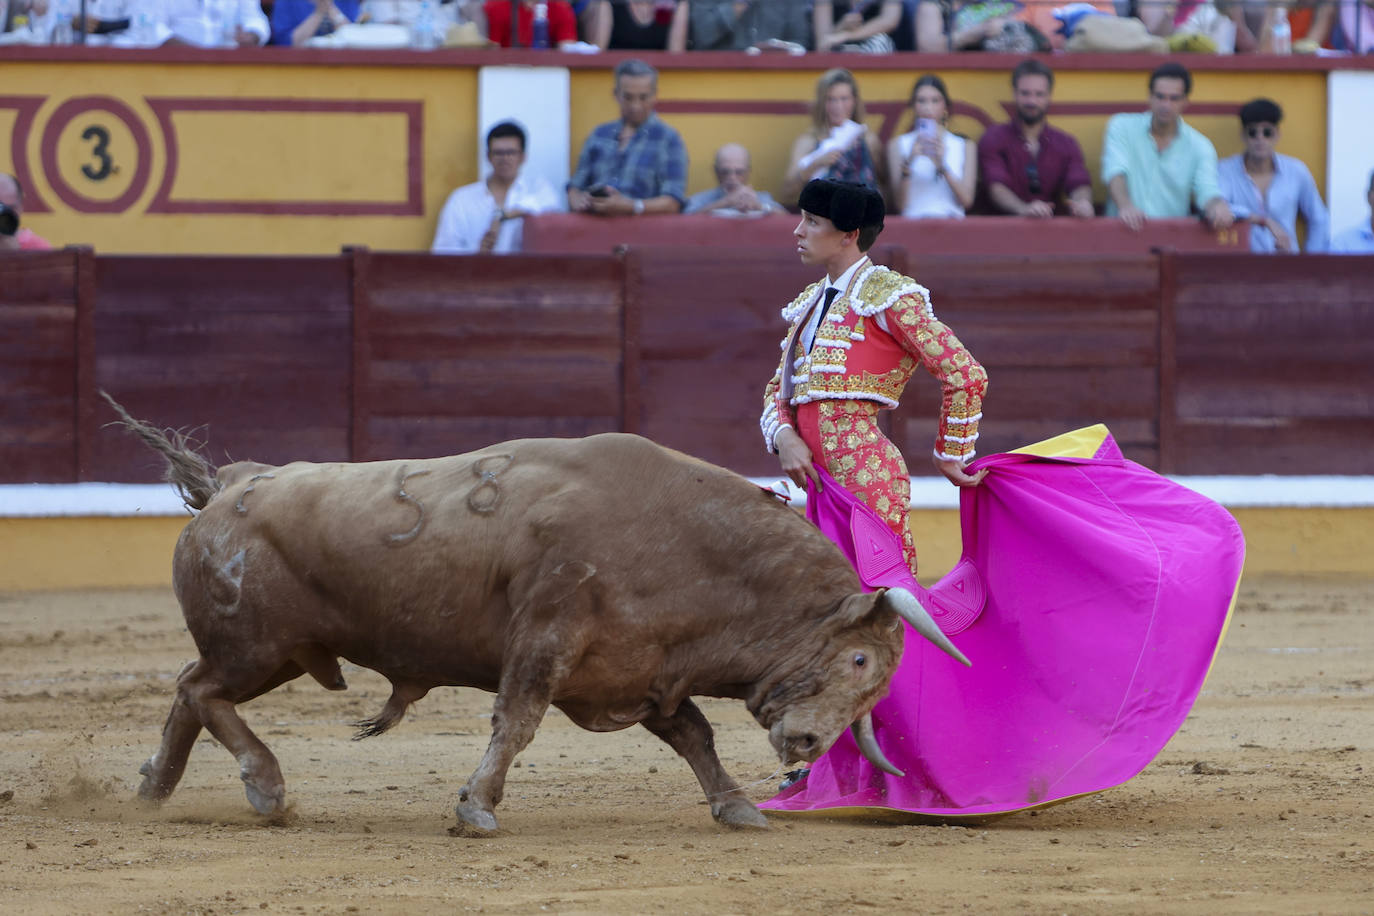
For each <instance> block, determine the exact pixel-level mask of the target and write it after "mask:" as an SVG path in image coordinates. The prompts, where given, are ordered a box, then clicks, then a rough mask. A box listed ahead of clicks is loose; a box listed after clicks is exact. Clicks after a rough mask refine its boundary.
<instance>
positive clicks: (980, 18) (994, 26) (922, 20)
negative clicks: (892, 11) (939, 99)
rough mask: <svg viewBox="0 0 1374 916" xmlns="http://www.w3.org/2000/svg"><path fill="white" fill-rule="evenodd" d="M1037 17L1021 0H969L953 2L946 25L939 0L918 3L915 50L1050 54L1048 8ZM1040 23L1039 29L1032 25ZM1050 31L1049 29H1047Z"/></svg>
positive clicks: (1050, 17)
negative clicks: (1047, 27) (1041, 52)
mask: <svg viewBox="0 0 1374 916" xmlns="http://www.w3.org/2000/svg"><path fill="white" fill-rule="evenodd" d="M1055 5H1056V4H1043V3H1041V4H1038V6H1040V7H1044V9H1043V10H1042V11H1041V15H1040V16H1039V17H1035V16H1034V15H1033V11H1032V9H1030V8H1029V7H1028V5H1027V4H1026V3H1024V2H1022V0H973V2H954V3H952V4H951V9H952V12H951V13H950V14H949V22H948V25H946V22H945V5H944V3H942V2H939V0H921V5H920V6H918V7H917V8H916V50H918V51H925V52H926V53H929V54H944V53H947V52H949V51H1001V52H1004V53H1015V54H1029V53H1031V52H1033V51H1048V50H1050V40H1049V38H1048V37H1046V32H1045V28H1046V26H1044V25H1043V23H1045V22H1052V21H1053V18H1052V16H1053V14H1052V12H1051V9H1050V7H1052V6H1055ZM1033 21H1034V22H1040V23H1042V24H1041V25H1035V24H1032V23H1033ZM1049 28H1050V29H1051V31H1052V30H1053V27H1052V26H1050V27H1049Z"/></svg>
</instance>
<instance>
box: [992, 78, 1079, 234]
mask: <svg viewBox="0 0 1374 916" xmlns="http://www.w3.org/2000/svg"><path fill="white" fill-rule="evenodd" d="M1011 91H1012V95H1013V96H1014V97H1015V103H1016V114H1015V115H1014V116H1013V118H1012V120H1011V121H1009V122H1007V123H1006V124H994V125H993V126H992V127H989V128H988V129H987V131H986V132H985V133H984V134H983V137H982V139H981V140H979V141H978V164H979V167H980V171H982V173H983V181H984V182H985V183H986V185H987V191H988V201H989V202H990V204H991V205H992V207H993V209H994V210H995V211H996V212H998V213H1011V214H1015V215H1017V216H1035V217H1042V218H1045V217H1051V216H1053V215H1054V214H1055V210H1056V208H1058V207H1060V206H1063V201H1064V200H1065V198H1067V201H1068V203H1067V206H1068V211H1069V212H1070V213H1072V214H1073V215H1074V216H1077V217H1081V218H1083V219H1087V218H1088V217H1091V216H1092V215H1093V182H1092V177H1091V176H1089V175H1088V167H1087V166H1086V165H1084V163H1083V150H1081V149H1079V146H1078V141H1077V140H1075V139H1074V138H1073V137H1072V136H1070V135H1069V134H1066V133H1064V132H1063V131H1062V130H1056V129H1055V128H1053V127H1051V126H1050V125H1049V123H1048V122H1047V121H1046V120H1045V116H1046V115H1047V114H1048V113H1049V109H1050V95H1051V93H1052V92H1053V91H1054V71H1053V70H1051V69H1050V68H1049V67H1047V66H1045V65H1044V64H1043V63H1041V62H1040V61H1038V60H1025V61H1022V62H1021V63H1019V64H1017V65H1016V69H1015V70H1013V71H1012V72H1011Z"/></svg>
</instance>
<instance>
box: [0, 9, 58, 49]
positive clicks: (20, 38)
mask: <svg viewBox="0 0 1374 916" xmlns="http://www.w3.org/2000/svg"><path fill="white" fill-rule="evenodd" d="M48 3H49V0H9V2H8V3H6V4H3V5H0V46H3V45H33V44H45V43H46V42H47V41H48V32H49V31H50V30H51V28H52V25H51V23H50V22H49V21H48V19H49V16H48Z"/></svg>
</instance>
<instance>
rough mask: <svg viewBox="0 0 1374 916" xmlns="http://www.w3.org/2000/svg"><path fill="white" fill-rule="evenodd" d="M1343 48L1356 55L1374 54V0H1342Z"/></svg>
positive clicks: (1341, 25) (1340, 21)
mask: <svg viewBox="0 0 1374 916" xmlns="http://www.w3.org/2000/svg"><path fill="white" fill-rule="evenodd" d="M1339 23H1340V42H1341V47H1342V48H1344V49H1345V50H1347V51H1351V52H1353V53H1355V54H1374V0H1341V3H1340V17H1339Z"/></svg>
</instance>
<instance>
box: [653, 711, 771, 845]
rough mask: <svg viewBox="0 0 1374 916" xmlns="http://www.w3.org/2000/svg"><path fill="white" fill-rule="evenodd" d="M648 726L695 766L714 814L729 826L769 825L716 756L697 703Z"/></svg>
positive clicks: (713, 736) (713, 738)
mask: <svg viewBox="0 0 1374 916" xmlns="http://www.w3.org/2000/svg"><path fill="white" fill-rule="evenodd" d="M643 724H644V727H645V728H647V729H648V730H649V731H651V732H653V733H654V734H655V735H658V737H660V738H662V739H663V740H664V741H666V742H667V743H668V745H669V746H670V747H672V749H673V750H675V751H677V752H678V753H679V754H681V755H682V757H683V758H684V759H685V760H686V761H687V762H688V763H689V764H691V766H692V772H694V773H696V774H697V781H698V782H700V783H701V788H702V789H703V790H704V791H705V792H706V800H707V801H709V802H710V803H711V816H712V817H714V818H715V819H716V820H717V821H719V822H720V823H722V824H724V825H725V826H727V827H767V826H768V820H767V818H765V817H764V816H763V813H762V812H761V811H759V809H758V808H756V807H754V803H753V802H751V801H750V800H749V799H748V798H746V797H745V794H744V790H743V789H741V788H740V787H739V785H738V784H737V783H736V782H735V781H734V780H733V779H731V778H730V774H729V773H727V772H725V767H723V766H721V764H720V758H719V757H717V756H716V738H715V733H714V732H713V731H711V723H710V722H707V721H706V717H705V716H704V715H702V714H701V710H700V709H698V708H697V704H695V703H693V702H692V701H691V700H683V701H682V704H681V705H679V706H678V708H677V712H675V713H674V714H673V715H671V716H656V717H655V718H652V719H646V720H644V723H643Z"/></svg>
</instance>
